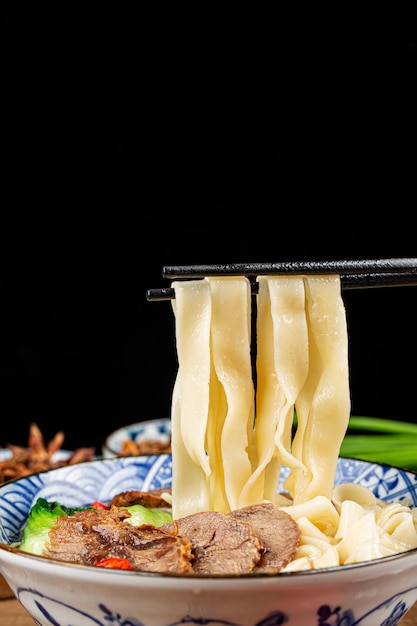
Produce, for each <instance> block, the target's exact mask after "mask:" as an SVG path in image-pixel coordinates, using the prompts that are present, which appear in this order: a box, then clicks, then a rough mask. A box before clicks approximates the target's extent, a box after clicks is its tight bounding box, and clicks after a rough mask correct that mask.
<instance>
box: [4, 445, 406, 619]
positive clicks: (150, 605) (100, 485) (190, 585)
mask: <svg viewBox="0 0 417 626" xmlns="http://www.w3.org/2000/svg"><path fill="white" fill-rule="evenodd" d="M171 467H172V465H171V456H170V455H168V454H164V455H152V456H135V457H117V458H112V459H99V460H94V461H90V462H86V463H81V464H78V465H74V466H72V467H60V468H57V469H53V470H49V471H45V472H42V473H39V474H35V475H31V476H27V477H25V478H20V479H18V480H15V481H11V482H8V483H5V484H3V485H2V486H1V487H0V541H1V545H0V571H1V573H2V574H3V576H4V577H5V579H6V581H7V582H8V584H9V585H10V587H11V589H12V590H13V593H14V594H15V596H16V598H17V599H18V600H19V601H20V602H21V604H22V605H23V606H24V607H25V608H26V609H27V611H28V612H29V613H30V615H31V616H32V617H33V619H34V621H35V623H36V624H38V625H42V626H50V625H51V624H59V625H60V626H70V625H76V626H94V625H95V626H97V625H100V626H109V625H110V624H113V625H117V626H174V625H180V624H195V625H199V626H201V625H202V624H204V625H210V626H278V625H280V624H288V626H359V625H360V626H377V625H381V626H382V625H384V626H394V625H396V624H398V623H399V622H400V621H401V619H402V617H403V616H404V615H405V614H406V612H407V611H408V609H409V608H410V607H411V606H412V605H413V604H414V603H415V601H416V600H417V549H411V550H408V551H407V552H403V553H400V554H395V555H392V556H388V557H384V558H380V559H378V560H374V561H368V562H362V563H357V564H353V565H343V566H339V567H331V568H327V569H320V570H315V571H313V570H309V571H298V572H288V573H279V574H274V575H265V574H264V575H251V574H249V575H244V576H209V575H205V576H204V575H197V574H190V575H189V574H187V575H184V574H182V575H180V574H176V575H175V574H155V573H143V572H133V571H122V570H112V569H106V568H97V567H93V566H85V565H77V564H70V563H66V562H59V561H54V560H50V559H47V558H44V557H40V556H33V555H29V554H27V553H24V552H21V551H19V550H18V549H17V548H16V547H15V546H16V542H18V541H19V539H20V537H21V529H22V527H23V525H24V523H25V520H26V518H27V516H28V514H29V510H30V508H31V506H32V505H33V504H34V503H35V501H36V500H37V498H39V497H42V498H45V499H46V500H48V501H58V502H60V503H61V504H64V505H66V506H72V507H74V506H86V505H89V504H91V503H92V502H93V501H95V500H100V501H110V499H111V498H113V497H114V496H115V495H116V494H118V493H120V492H122V491H128V490H149V489H154V488H166V487H169V486H170V485H171ZM284 478H285V472H282V475H281V481H282V480H283V479H284ZM346 482H348V483H351V482H354V483H358V484H359V485H362V486H364V487H366V488H368V489H369V490H371V491H372V492H373V493H374V494H375V495H376V496H377V497H378V498H379V499H384V500H388V501H403V500H405V502H408V503H409V505H410V506H413V507H414V506H416V504H417V474H415V473H413V472H408V471H405V470H401V469H396V468H393V467H390V466H385V465H378V464H372V463H369V462H365V461H359V460H351V459H339V461H338V466H337V472H336V484H342V483H346ZM278 488H280V487H278Z"/></svg>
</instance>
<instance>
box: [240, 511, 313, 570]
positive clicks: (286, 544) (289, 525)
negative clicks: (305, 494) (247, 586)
mask: <svg viewBox="0 0 417 626" xmlns="http://www.w3.org/2000/svg"><path fill="white" fill-rule="evenodd" d="M228 515H229V516H230V517H232V518H233V519H237V520H240V521H244V522H247V523H248V524H250V525H251V527H252V528H253V530H254V532H255V533H256V534H257V535H259V537H260V538H261V540H262V542H263V544H264V546H265V551H264V552H263V553H262V556H261V559H260V561H259V563H257V565H256V566H255V568H254V570H253V571H254V573H257V574H258V573H266V574H275V573H276V572H279V571H280V570H281V569H282V568H283V567H285V566H286V565H287V564H288V563H289V562H290V561H292V559H293V558H294V555H295V553H296V551H297V548H298V546H299V545H300V539H301V532H300V529H299V527H298V524H297V522H295V521H294V520H293V518H292V517H291V516H290V515H288V513H286V512H285V511H280V510H279V509H278V508H277V507H276V506H275V505H274V504H272V503H263V504H255V505H251V506H247V507H244V508H241V509H237V510H236V511H232V512H231V513H229V514H228Z"/></svg>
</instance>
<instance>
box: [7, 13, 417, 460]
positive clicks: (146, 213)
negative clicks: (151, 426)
mask: <svg viewBox="0 0 417 626" xmlns="http://www.w3.org/2000/svg"><path fill="white" fill-rule="evenodd" d="M2 6H3V7H5V6H6V5H2ZM2 13H3V21H2V22H3V26H2V41H3V69H2V94H3V95H2V106H3V113H2V135H3V138H2V142H1V150H2V163H3V165H2V179H3V183H2V207H3V208H2V218H1V222H2V226H1V233H0V236H1V241H0V245H1V268H0V279H1V316H0V322H1V324H0V411H1V413H0V414H1V427H0V444H1V445H5V444H7V443H10V442H11V443H16V444H22V445H24V444H25V443H26V441H27V435H28V430H29V424H30V422H32V421H36V422H37V423H38V425H39V426H40V428H41V430H42V431H43V432H44V435H45V438H47V439H49V438H50V437H52V436H53V435H54V434H55V432H56V431H57V430H58V429H62V430H64V432H65V435H66V438H65V444H64V445H65V447H67V448H70V449H73V448H75V447H78V446H84V445H94V446H96V447H97V450H99V449H100V445H101V441H102V438H103V437H104V435H105V434H106V433H107V432H109V431H110V430H112V429H113V428H116V427H118V426H120V425H122V424H125V423H130V422H135V421H140V420H143V419H150V418H156V417H161V416H167V415H169V412H170V396H171V390H172V385H173V381H174V377H175V372H176V355H175V339H174V326H173V316H172V311H171V307H170V304H169V303H167V302H152V303H150V302H147V301H146V298H145V292H146V290H147V289H149V288H156V287H161V286H168V284H169V283H168V282H167V281H166V280H164V279H162V276H161V270H162V267H163V266H164V265H176V264H192V263H228V262H230V263H234V262H249V261H280V260H297V259H300V260H320V259H321V260H325V259H347V258H351V259H361V258H391V257H416V256H417V245H416V243H415V241H416V237H415V232H416V230H415V224H414V222H415V214H416V164H417V163H416V154H415V146H416V142H415V140H416V126H415V124H416V121H415V118H416V115H415V111H416V105H417V100H416V75H417V73H416V69H417V37H416V31H415V28H414V26H413V25H414V21H413V20H412V19H411V16H403V17H402V19H399V20H398V21H394V20H392V19H390V16H387V19H386V20H384V22H383V23H382V22H379V21H377V20H371V21H369V22H368V24H367V25H366V26H364V25H363V21H361V20H359V19H358V20H355V19H353V20H352V26H351V28H347V29H346V31H345V32H342V29H341V27H340V24H339V22H337V24H336V25H335V24H333V26H332V28H330V29H326V28H325V29H324V32H321V31H320V32H319V31H318V30H317V29H316V28H315V27H313V26H312V25H310V24H309V23H308V20H307V25H306V26H304V27H303V28H302V27H301V26H300V24H299V22H289V23H288V22H285V21H283V20H281V21H278V23H277V21H276V20H275V21H273V20H272V16H267V15H263V16H257V17H258V19H256V18H255V16H252V15H250V14H248V15H247V16H245V17H246V18H247V21H246V20H245V23H244V22H241V21H240V19H239V20H237V18H236V16H232V17H227V18H226V16H224V15H215V14H209V15H205V16H204V19H203V18H202V17H201V16H197V15H190V14H188V15H187V16H185V15H184V16H182V15H179V14H176V15H168V14H166V13H164V14H163V15H162V16H161V15H157V14H156V13H155V15H149V14H145V12H144V11H143V10H142V11H139V10H133V9H132V10H127V9H117V10H114V9H111V10H109V9H105V8H101V10H100V14H94V13H93V11H92V10H91V12H90V13H89V14H87V12H86V11H85V10H84V11H83V12H81V11H80V12H79V13H78V14H74V13H71V12H70V11H68V12H65V10H63V9H60V11H59V13H58V12H55V13H54V12H53V11H52V12H51V11H46V10H45V11H44V13H42V12H41V11H40V10H39V9H38V8H37V9H33V8H31V9H25V10H23V9H19V8H16V7H13V8H12V9H7V8H3V9H2ZM186 17H187V20H188V21H187V20H186V19H185V18H186ZM351 17H353V18H354V17H355V16H351ZM391 17H392V16H391ZM189 20H191V22H190V21H189ZM358 24H361V26H360V27H359V26H358ZM336 26H337V27H336ZM416 289H417V288H416V287H402V288H383V289H372V290H358V291H346V292H344V300H345V304H346V309H347V316H348V324H349V334H350V368H351V392H352V413H353V414H356V415H372V416H379V417H388V418H395V419H406V420H410V421H414V422H416V421H417V414H416V408H415V402H414V390H415V385H416V372H417V367H416V353H417V328H416V327H417V325H416V311H417V307H416V304H417V291H416Z"/></svg>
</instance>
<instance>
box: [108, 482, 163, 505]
mask: <svg viewBox="0 0 417 626" xmlns="http://www.w3.org/2000/svg"><path fill="white" fill-rule="evenodd" d="M165 493H167V494H171V488H170V487H167V488H166V489H152V490H151V491H123V492H122V493H119V494H117V495H116V496H115V497H114V498H113V500H112V501H111V502H110V506H112V505H114V506H133V505H134V504H141V505H142V506H146V508H148V509H160V508H169V507H170V505H169V504H168V503H167V501H166V500H164V499H163V498H162V495H163V494H165Z"/></svg>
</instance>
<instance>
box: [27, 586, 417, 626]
mask: <svg viewBox="0 0 417 626" xmlns="http://www.w3.org/2000/svg"><path fill="white" fill-rule="evenodd" d="M414 589H416V588H413V589H412V590H413V591H414ZM412 590H407V591H408V592H409V591H412ZM406 594H407V592H403V594H402V597H401V598H399V597H398V594H397V595H395V596H393V597H392V598H389V599H388V600H386V601H385V602H384V603H383V604H380V605H378V606H376V607H375V608H374V609H372V610H371V611H369V612H368V613H366V615H363V616H362V617H359V618H355V615H354V612H353V610H352V609H349V608H343V607H340V606H336V607H331V606H330V605H322V606H321V607H319V609H318V610H317V622H316V625H317V626H373V625H375V624H377V623H378V624H380V625H381V626H397V624H399V622H400V621H401V619H402V618H403V617H404V615H405V613H406V612H407V611H408V609H409V608H410V606H411V605H412V604H413V602H411V603H409V604H408V603H407V602H406V601H405V600H404V595H405V596H406ZM17 597H18V599H19V600H20V602H21V603H22V604H23V605H24V606H25V607H26V609H27V610H28V611H29V612H30V613H31V615H32V616H36V615H37V614H38V615H39V617H41V616H42V619H43V620H47V622H46V623H48V624H51V626H52V625H56V624H60V626H72V625H73V624H76V625H77V626H93V625H94V624H95V625H96V626H106V625H107V626H108V625H109V624H111V625H113V626H146V622H145V621H142V620H141V619H140V618H138V617H135V616H123V615H121V614H120V613H119V612H117V611H116V612H114V611H112V610H111V609H110V608H109V606H108V603H99V604H98V605H97V608H98V611H97V614H98V615H99V617H95V616H93V615H89V614H88V613H86V612H85V611H80V610H79V609H76V608H75V607H72V606H70V605H68V604H64V603H63V602H60V601H59V600H56V599H54V598H50V597H47V596H45V595H42V594H41V593H39V592H37V591H33V590H30V589H20V590H19V592H18V594H17ZM58 610H59V615H62V610H64V612H65V615H66V616H67V620H68V621H67V622H66V623H65V624H63V623H62V621H61V622H59V621H57V611H58ZM286 623H288V615H286V613H285V612H282V611H273V612H271V613H269V614H268V615H266V616H265V617H264V618H263V619H261V620H259V621H258V622H257V623H256V624H253V626H281V625H282V624H286ZM188 624H189V625H196V626H240V625H239V624H237V623H236V622H230V621H227V620H221V619H218V618H213V619H210V618H207V617H204V618H199V617H195V618H194V617H192V616H191V615H185V616H184V617H183V618H182V619H181V620H178V621H176V622H171V623H169V624H166V626H181V625H183V626H185V625H188Z"/></svg>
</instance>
